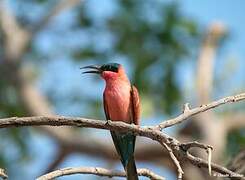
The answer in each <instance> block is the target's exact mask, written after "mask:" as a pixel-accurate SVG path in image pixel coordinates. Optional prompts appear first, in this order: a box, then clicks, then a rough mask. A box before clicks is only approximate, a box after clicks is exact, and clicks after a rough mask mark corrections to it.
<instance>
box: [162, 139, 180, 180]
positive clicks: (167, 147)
mask: <svg viewBox="0 0 245 180" xmlns="http://www.w3.org/2000/svg"><path fill="white" fill-rule="evenodd" d="M163 146H164V147H165V148H166V149H167V150H168V152H169V155H170V157H171V159H172V160H173V162H174V164H175V166H176V167H177V171H178V180H181V179H182V175H183V174H184V172H183V170H182V168H181V166H180V162H179V161H178V159H177V158H176V157H175V155H174V153H173V151H172V149H171V148H170V147H169V146H168V145H167V144H165V143H164V144H163Z"/></svg>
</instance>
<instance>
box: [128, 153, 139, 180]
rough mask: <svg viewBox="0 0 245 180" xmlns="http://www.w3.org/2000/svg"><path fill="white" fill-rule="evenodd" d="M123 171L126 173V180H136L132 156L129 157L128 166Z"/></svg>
mask: <svg viewBox="0 0 245 180" xmlns="http://www.w3.org/2000/svg"><path fill="white" fill-rule="evenodd" d="M125 170H126V173H127V180H138V175H137V169H136V165H135V160H134V156H131V158H130V159H129V161H128V164H127V166H126V167H125Z"/></svg>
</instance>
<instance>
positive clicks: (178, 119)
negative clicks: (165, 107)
mask: <svg viewBox="0 0 245 180" xmlns="http://www.w3.org/2000/svg"><path fill="white" fill-rule="evenodd" d="M244 99H245V93H241V94H238V95H235V96H229V97H225V98H222V99H219V100H217V101H213V102H211V103H209V104H205V105H201V106H200V107H197V108H194V109H190V110H188V111H185V112H184V113H182V114H181V115H179V116H177V117H176V118H174V119H169V120H167V121H164V122H162V123H160V124H159V125H158V126H157V128H158V129H160V130H161V129H164V128H167V127H170V126H173V125H175V124H178V123H181V122H183V121H185V120H187V119H188V118H190V117H191V116H194V115H196V114H199V113H201V112H204V111H207V110H210V109H213V108H216V107H218V106H221V105H223V104H227V103H233V102H238V101H242V100H244Z"/></svg>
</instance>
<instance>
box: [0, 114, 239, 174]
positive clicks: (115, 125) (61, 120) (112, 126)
mask: <svg viewBox="0 0 245 180" xmlns="http://www.w3.org/2000/svg"><path fill="white" fill-rule="evenodd" d="M41 125H50V126H76V127H90V128H98V129H108V130H114V131H119V132H132V133H134V134H135V135H139V136H144V137H148V138H150V139H152V140H155V141H158V142H159V143H160V144H163V143H165V144H167V145H168V146H169V147H170V148H171V149H172V151H173V153H174V155H175V156H177V157H179V159H186V160H189V161H190V162H191V163H192V164H194V165H198V167H206V168H207V167H208V162H207V161H205V160H203V159H201V158H198V157H194V156H192V155H190V154H189V153H188V151H187V152H186V151H183V150H182V149H181V145H182V144H181V143H180V142H179V141H178V140H176V139H175V138H173V137H170V136H169V135H167V134H165V133H163V132H161V131H159V130H157V129H156V128H154V127H151V126H145V127H139V126H136V125H134V124H127V123H123V122H112V121H102V120H94V119H85V118H75V117H74V118H72V117H61V116H37V117H22V118H18V117H12V118H4V119H0V128H6V127H20V126H41ZM211 166H212V169H213V170H214V171H216V172H218V173H221V174H228V175H229V176H236V177H237V176H242V175H240V174H237V173H234V172H232V171H230V170H228V169H226V168H225V167H222V166H218V165H216V164H213V163H212V164H211ZM219 167H222V168H219Z"/></svg>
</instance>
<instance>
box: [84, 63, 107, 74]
mask: <svg viewBox="0 0 245 180" xmlns="http://www.w3.org/2000/svg"><path fill="white" fill-rule="evenodd" d="M80 69H91V70H90V71H84V72H82V73H83V74H86V73H93V74H101V73H102V70H101V69H100V66H97V65H90V66H84V67H81V68H80Z"/></svg>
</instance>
